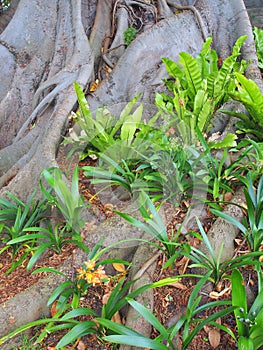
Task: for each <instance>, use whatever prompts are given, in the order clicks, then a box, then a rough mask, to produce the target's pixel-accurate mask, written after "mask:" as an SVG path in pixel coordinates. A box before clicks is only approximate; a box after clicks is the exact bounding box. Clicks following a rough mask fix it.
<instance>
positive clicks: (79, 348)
mask: <svg viewBox="0 0 263 350" xmlns="http://www.w3.org/2000/svg"><path fill="white" fill-rule="evenodd" d="M85 349H86V345H85V344H84V343H83V341H82V340H80V341H79V343H78V346H77V350H85Z"/></svg>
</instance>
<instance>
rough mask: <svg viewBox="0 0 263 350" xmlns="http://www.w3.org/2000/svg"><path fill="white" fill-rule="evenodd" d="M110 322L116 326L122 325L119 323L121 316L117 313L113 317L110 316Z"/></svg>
mask: <svg viewBox="0 0 263 350" xmlns="http://www.w3.org/2000/svg"><path fill="white" fill-rule="evenodd" d="M111 320H112V322H115V323H118V324H122V322H121V316H120V314H119V311H117V312H116V313H115V314H114V315H113V316H112V319H111Z"/></svg>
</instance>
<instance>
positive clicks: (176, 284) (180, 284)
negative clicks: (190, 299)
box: [168, 282, 187, 290]
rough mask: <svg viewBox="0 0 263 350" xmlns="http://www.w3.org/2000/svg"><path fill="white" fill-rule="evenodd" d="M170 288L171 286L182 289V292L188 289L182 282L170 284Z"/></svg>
mask: <svg viewBox="0 0 263 350" xmlns="http://www.w3.org/2000/svg"><path fill="white" fill-rule="evenodd" d="M168 286H171V287H175V288H178V289H181V290H186V289H187V287H186V286H185V285H184V284H182V283H180V282H174V283H169V284H168Z"/></svg>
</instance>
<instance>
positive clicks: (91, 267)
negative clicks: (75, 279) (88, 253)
mask: <svg viewBox="0 0 263 350" xmlns="http://www.w3.org/2000/svg"><path fill="white" fill-rule="evenodd" d="M95 264H96V261H94V260H89V261H86V262H85V266H86V269H87V270H94V266H95Z"/></svg>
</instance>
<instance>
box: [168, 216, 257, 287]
mask: <svg viewBox="0 0 263 350" xmlns="http://www.w3.org/2000/svg"><path fill="white" fill-rule="evenodd" d="M197 224H198V228H199V230H200V233H201V237H200V239H201V240H203V242H204V244H205V247H206V251H205V252H204V251H202V250H200V249H198V248H196V247H193V246H191V245H190V244H189V243H182V247H183V248H184V250H183V251H182V252H181V254H182V255H184V256H187V257H188V258H189V260H190V262H191V264H190V265H189V268H194V269H199V270H200V269H201V270H203V271H207V272H209V273H210V275H209V279H210V281H211V282H212V283H213V285H214V287H215V290H217V291H220V287H221V283H222V281H223V279H225V278H229V276H230V273H231V271H233V269H236V268H239V267H243V266H248V265H254V266H255V268H256V269H257V268H258V267H259V268H260V264H258V258H259V257H260V256H261V255H262V253H261V252H258V251H257V252H250V253H247V254H244V255H241V256H237V257H235V258H232V259H230V260H222V259H221V256H222V252H223V249H224V243H222V245H221V247H220V250H219V252H218V254H217V255H216V254H215V252H214V250H213V247H212V246H211V243H210V241H209V239H208V237H207V235H206V233H205V231H204V228H203V227H202V224H201V222H200V221H199V220H198V219H197ZM194 234H195V236H197V237H198V235H197V233H194ZM172 259H173V257H172V258H171V259H169V260H168V261H167V262H166V264H165V265H164V267H167V266H169V265H170V264H171V261H172ZM197 277H199V275H197Z"/></svg>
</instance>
